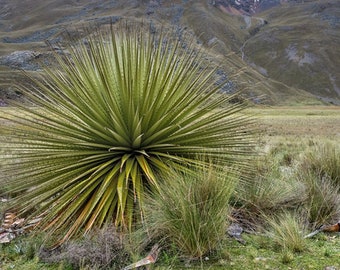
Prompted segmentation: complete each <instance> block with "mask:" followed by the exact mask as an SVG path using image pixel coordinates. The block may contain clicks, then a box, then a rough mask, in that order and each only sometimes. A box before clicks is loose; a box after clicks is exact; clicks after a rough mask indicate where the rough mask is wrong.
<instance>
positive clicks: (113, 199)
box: [0, 24, 252, 241]
mask: <svg viewBox="0 0 340 270" xmlns="http://www.w3.org/2000/svg"><path fill="white" fill-rule="evenodd" d="M145 28H146V27H144V28H143V27H139V26H137V25H132V26H129V25H128V24H126V25H123V26H122V25H120V27H117V29H115V27H114V26H112V27H111V28H110V30H103V31H97V32H95V33H93V34H91V35H89V36H88V37H87V38H86V41H84V40H81V41H79V42H77V43H75V44H73V45H71V46H70V47H69V48H68V49H67V50H65V52H64V53H63V54H58V53H56V54H55V57H56V60H57V62H58V65H57V69H55V68H52V67H51V68H47V67H46V68H45V70H44V73H43V74H42V75H41V78H40V80H37V79H33V78H32V86H31V87H21V88H20V89H21V91H23V93H24V94H25V95H26V96H28V97H29V98H30V100H31V101H32V106H25V105H22V104H16V109H15V110H6V112H5V113H3V114H2V115H1V116H0V118H1V119H6V120H7V121H8V122H7V123H8V124H6V125H5V126H4V127H3V130H4V134H6V136H3V137H1V143H2V144H3V145H4V148H5V149H6V153H8V154H6V155H4V156H2V161H4V162H2V161H1V162H2V164H4V166H3V168H2V173H1V176H0V177H1V178H0V182H1V185H5V186H6V190H9V193H10V194H11V195H12V196H13V197H14V200H12V206H13V208H15V209H18V210H19V213H20V215H21V216H25V217H26V216H27V214H31V215H32V216H37V215H42V216H43V220H42V221H41V223H40V227H41V228H43V229H44V230H46V231H48V232H49V233H54V234H55V235H61V237H62V239H61V241H65V240H67V239H69V238H70V237H72V236H74V235H77V234H78V233H80V232H82V231H83V230H85V232H87V231H89V230H91V229H92V228H94V227H97V226H103V225H104V224H106V223H112V222H114V224H115V226H117V227H120V228H122V229H124V230H126V229H132V225H133V224H134V221H135V220H137V219H138V218H139V217H140V214H139V213H140V211H142V213H143V211H144V208H143V201H142V198H143V193H144V191H145V190H151V191H152V192H155V191H159V189H160V188H159V187H160V185H161V181H162V180H161V179H162V178H161V177H156V175H160V176H161V175H162V174H163V173H167V172H168V171H169V169H170V168H175V169H176V170H179V171H181V170H183V169H186V168H187V166H188V165H199V164H201V163H202V161H201V160H199V159H198V158H197V156H198V155H200V154H201V153H202V152H204V153H205V155H207V156H208V157H210V158H211V159H214V160H219V162H220V163H221V164H223V165H227V164H239V165H241V164H243V162H244V160H245V159H246V158H247V157H248V155H249V152H250V151H251V148H250V147H249V146H250V144H251V143H252V134H251V132H249V126H248V125H247V124H248V123H249V118H247V117H244V116H243V115H242V113H240V111H241V110H242V109H243V108H244V107H245V104H242V103H230V102H229V101H230V100H231V99H232V98H233V96H227V95H225V94H223V93H221V92H220V87H219V85H218V84H217V83H216V81H215V80H214V69H212V68H211V67H210V66H209V65H207V63H206V60H205V58H204V55H203V54H202V53H201V52H200V51H199V50H196V49H195V46H196V44H195V42H194V41H192V42H190V43H181V42H180V41H179V40H178V39H175V38H172V37H171V35H170V34H169V35H165V34H162V33H161V34H160V35H157V34H150V33H149V32H148V31H146V30H145ZM9 142H10V143H9ZM168 185H169V186H171V183H168ZM134 213H138V214H137V215H135V214H134Z"/></svg>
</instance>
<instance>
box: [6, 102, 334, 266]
mask: <svg viewBox="0 0 340 270" xmlns="http://www.w3.org/2000/svg"><path fill="white" fill-rule="evenodd" d="M12 109H13V108H1V110H12ZM247 114H250V115H254V116H255V118H256V122H257V125H258V127H259V129H260V131H261V134H260V135H259V138H258V154H259V156H262V155H264V156H266V155H267V156H268V157H269V158H270V159H273V160H274V159H275V160H276V161H277V162H279V163H280V164H281V166H282V165H287V162H286V163H285V161H287V160H288V159H287V156H289V157H290V159H292V160H297V159H298V158H299V157H300V156H301V155H302V154H304V153H305V152H306V151H308V150H310V149H311V148H313V147H314V146H316V145H318V144H323V143H326V142H330V143H332V145H339V144H340V108H339V107H330V106H327V107H317V106H316V107H314V106H301V107H253V108H250V109H248V110H247ZM3 124H6V123H4V122H3V123H1V125H3ZM0 149H1V148H0ZM268 153H270V154H268ZM273 160H272V161H273ZM276 161H275V162H276ZM289 163H294V162H289ZM272 164H273V163H271V162H268V160H267V163H265V164H262V165H263V166H264V167H266V166H268V167H270V166H271V165H272ZM0 168H1V165H0ZM267 169H269V168H267ZM273 170H274V169H273ZM282 177H284V176H282ZM297 195H299V194H297ZM1 208H2V209H3V208H4V205H1ZM304 233H305V234H306V233H309V232H308V231H304ZM242 235H243V239H244V240H245V241H246V244H245V245H242V244H240V243H238V242H237V241H235V240H234V239H232V238H229V237H226V239H225V240H224V241H223V242H222V243H221V244H220V246H219V248H218V250H217V251H216V252H215V253H211V254H209V255H207V256H206V257H205V258H204V260H202V261H186V260H184V259H183V258H182V256H181V254H180V253H178V251H176V250H174V249H171V248H170V249H167V250H164V251H161V253H160V256H159V259H158V261H157V262H156V264H155V265H152V266H151V269H160V270H161V269H216V270H218V269H301V270H302V269H326V267H331V266H332V267H333V268H329V269H340V264H339V262H340V235H339V233H333V234H326V233H320V234H318V235H316V236H315V237H313V238H308V239H306V243H305V246H304V249H303V250H302V251H299V252H293V251H290V250H284V249H281V248H280V247H279V246H277V244H276V243H275V241H274V239H272V238H271V237H269V236H268V235H267V234H265V233H260V234H253V233H244V234H242ZM41 244H42V241H41V239H40V238H33V239H32V238H31V237H29V236H21V237H18V238H16V239H15V240H13V241H12V242H11V243H9V244H2V245H0V269H2V270H7V269H24V270H25V269H26V270H30V269H32V270H33V269H47V270H49V269H96V268H91V267H89V266H86V265H85V264H83V265H78V267H79V268H72V266H71V265H70V263H69V262H68V261H67V260H64V261H62V259H61V260H60V261H54V262H53V263H44V262H43V261H42V259H41V258H39V256H38V253H39V249H40V245H41ZM139 252H140V253H134V258H135V260H136V259H138V258H142V257H143V256H145V254H146V253H147V250H143V251H139ZM98 269H99V268H98ZM102 269H107V268H102ZM112 269H114V268H112Z"/></svg>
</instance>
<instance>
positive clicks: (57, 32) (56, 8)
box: [0, 0, 340, 105]
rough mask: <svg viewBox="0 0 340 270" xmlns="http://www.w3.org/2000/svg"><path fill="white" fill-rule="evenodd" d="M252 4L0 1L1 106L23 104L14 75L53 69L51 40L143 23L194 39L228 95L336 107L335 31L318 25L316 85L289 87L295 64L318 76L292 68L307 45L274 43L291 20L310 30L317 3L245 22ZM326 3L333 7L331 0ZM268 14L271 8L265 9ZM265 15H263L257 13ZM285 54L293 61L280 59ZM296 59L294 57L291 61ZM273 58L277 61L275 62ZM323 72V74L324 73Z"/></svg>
mask: <svg viewBox="0 0 340 270" xmlns="http://www.w3.org/2000/svg"><path fill="white" fill-rule="evenodd" d="M254 1H255V0H242V1H241V0H216V1H211V0H172V1H161V0H125V1H123V0H116V1H114V0H26V1H24V2H23V1H22V0H0V6H1V10H0V105H1V103H5V100H6V99H7V98H15V99H16V98H19V97H20V93H19V92H17V91H16V90H15V89H14V88H13V84H14V83H17V82H20V81H21V82H25V78H24V77H23V76H22V73H21V72H19V71H18V70H19V69H24V70H26V71H27V72H30V73H33V74H34V73H35V72H39V63H40V62H41V61H43V62H45V63H48V64H52V63H51V57H50V48H49V47H48V46H47V45H46V44H45V40H49V41H50V42H51V43H52V45H53V46H54V47H55V48H57V49H58V48H59V46H63V44H64V41H65V36H64V35H62V33H63V32H65V29H66V30H68V32H69V33H70V34H71V35H73V36H77V35H80V36H81V35H82V32H83V31H80V32H79V31H77V30H79V29H80V30H81V29H84V27H89V26H90V27H93V26H95V25H103V24H109V23H110V22H114V23H115V22H117V21H119V20H122V19H127V20H141V21H144V22H148V23H150V27H151V28H152V29H153V30H155V31H156V29H158V28H157V27H158V26H163V27H164V28H168V29H171V31H173V32H174V33H175V34H176V35H177V36H178V37H179V38H185V36H187V35H189V34H190V35H193V36H195V37H196V39H197V43H198V44H200V45H202V46H203V47H204V48H205V49H206V52H207V58H208V59H209V61H213V62H215V63H216V64H217V65H219V69H218V71H217V73H216V76H217V77H218V79H219V80H220V81H222V80H224V79H226V78H227V79H228V80H229V82H228V83H227V84H225V85H224V86H223V89H224V90H225V91H236V90H242V91H243V95H244V96H245V97H247V98H250V99H251V100H252V101H254V102H256V103H258V102H261V103H267V104H299V103H302V104H320V103H321V101H320V99H323V100H325V101H332V102H333V103H337V102H338V103H339V104H340V94H337V91H336V89H337V87H338V85H340V83H338V80H339V75H337V74H336V70H339V63H338V62H336V61H334V62H332V64H330V63H329V62H330V61H328V62H327V61H325V59H334V58H336V57H335V56H336V55H339V54H338V48H335V51H334V54H332V53H329V51H330V48H329V47H328V44H334V43H331V42H330V41H329V40H331V39H332V38H333V39H334V40H335V41H336V42H338V38H339V33H338V32H339V31H336V30H332V29H333V28H331V26H329V27H328V24H326V23H324V24H322V27H327V30H325V31H326V32H327V31H330V33H331V34H330V35H333V37H332V38H329V40H326V42H325V43H322V44H321V43H320V45H322V46H324V47H323V52H322V53H320V54H318V55H317V59H318V63H319V62H320V66H329V71H327V72H328V74H330V75H329V77H327V76H326V75H325V74H323V73H322V72H320V73H318V74H320V75H318V76H320V79H318V80H308V79H304V83H302V82H301V81H300V80H298V79H294V77H296V74H297V71H296V70H297V68H296V67H295V66H294V65H293V64H295V65H297V66H298V69H299V70H302V71H303V72H304V73H303V72H302V71H301V72H302V73H301V74H307V75H304V76H307V77H308V74H311V76H315V75H313V74H314V73H315V72H319V69H316V70H315V69H314V68H311V67H310V66H311V64H310V61H312V60H310V58H308V57H309V56H308V55H309V54H307V56H306V57H305V58H303V57H301V59H302V60H301V59H300V60H299V61H300V62H297V63H295V62H294V61H293V60H292V59H295V58H294V57H295V55H300V54H299V53H300V52H299V51H298V50H299V49H300V47H301V46H306V44H305V43H304V45H299V44H300V43H299V42H300V40H299V39H297V41H295V42H291V43H289V42H288V41H286V40H284V38H283V37H282V40H281V39H280V37H281V36H280V34H278V36H276V31H278V30H280V29H281V28H282V29H285V27H286V24H287V23H289V22H290V20H293V21H295V25H298V24H299V23H300V24H305V23H304V22H306V23H310V18H309V16H308V13H307V15H306V14H305V13H303V12H304V9H303V7H304V6H305V5H306V6H308V4H318V3H319V2H318V1H313V2H312V3H306V4H301V5H300V6H301V8H300V6H299V5H297V4H288V3H287V4H285V5H279V6H278V4H279V3H280V1H279V0H261V1H259V0H256V1H255V2H258V9H256V10H255V9H254V12H251V13H252V14H250V13H249V10H250V5H253V4H254ZM241 2H242V3H241ZM330 2H334V3H335V2H336V0H330ZM238 3H240V4H238ZM241 4H242V5H241ZM247 5H248V6H247ZM332 5H333V6H331V7H330V8H328V9H329V10H333V7H336V8H337V5H335V4H332ZM272 6H276V7H274V8H270V9H267V8H268V7H272ZM261 7H262V8H261ZM297 7H299V8H297ZM237 8H239V9H237ZM264 9H267V10H266V11H264V12H263V13H257V11H261V10H264ZM244 10H248V11H247V12H246V11H244ZM292 10H294V12H292ZM230 11H232V12H231V13H230ZM337 12H338V11H337V10H335V15H334V16H338V13H337ZM233 14H234V15H233ZM235 14H243V15H235ZM281 14H282V15H281ZM299 14H305V15H303V16H301V15H299ZM249 15H252V17H251V16H249ZM299 16H300V17H299ZM307 19H308V20H307ZM299 20H300V22H299ZM314 23H315V25H317V26H319V25H320V20H315V22H314ZM290 24H293V23H290ZM308 25H309V24H308ZM308 25H307V24H306V25H305V28H308V27H309V26H308ZM294 27H295V26H294ZM313 27H315V26H314V25H313ZM320 27H321V26H320ZM299 29H300V28H299ZM299 31H300V32H301V31H302V30H299ZM299 31H298V32H297V33H294V32H290V35H292V36H288V37H287V38H289V39H293V36H294V35H295V34H299ZM306 32H307V31H306ZM278 33H279V32H278ZM287 35H288V34H287ZM313 35H314V32H310V37H311V38H310V40H311V41H312V40H313ZM265 37H267V38H265ZM268 37H275V38H276V39H277V40H279V42H277V43H275V42H274V43H271V42H268V41H266V40H270V38H268ZM311 41H310V42H309V43H311ZM283 43H285V44H286V45H282V46H281V45H280V46H277V47H275V46H276V44H283ZM290 44H292V45H290ZM274 45H275V46H274ZM289 45H290V46H289ZM332 46H333V45H332ZM313 47H314V45H313ZM287 48H288V52H290V54H289V55H291V58H287V59H285V57H284V55H285V54H284V53H285V52H286V49H287ZM295 51H297V52H296V53H295V54H294V52H295ZM273 55H274V56H275V55H278V56H280V57H277V58H275V57H273ZM299 57H300V56H299ZM313 57H314V52H313ZM315 57H316V56H315ZM313 59H314V58H313ZM269 60H270V61H269ZM275 61H276V62H277V65H276V64H275ZM301 61H302V62H301ZM308 61H309V62H308ZM299 63H300V65H299ZM321 63H322V64H321ZM324 70H325V68H324V69H322V70H321V71H324ZM313 72H314V73H313ZM282 73H285V74H282ZM322 74H323V75H322ZM284 75H285V76H284ZM299 76H302V75H299ZM326 77H327V78H328V80H327V78H326ZM304 78H305V77H304ZM330 81H331V82H333V84H330V83H329V82H330ZM332 86H333V88H332ZM315 89H319V90H315ZM334 89H335V90H334Z"/></svg>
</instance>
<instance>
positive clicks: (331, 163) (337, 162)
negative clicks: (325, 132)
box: [301, 142, 340, 187]
mask: <svg viewBox="0 0 340 270" xmlns="http://www.w3.org/2000/svg"><path fill="white" fill-rule="evenodd" d="M301 169H302V170H303V171H307V172H313V173H314V174H316V175H319V176H321V177H327V178H329V180H331V181H332V184H333V185H334V186H337V187H339V186H340V147H339V145H336V144H334V143H330V142H325V143H318V144H316V145H314V146H313V147H311V150H310V151H308V152H306V153H305V154H304V156H303V158H302V162H301Z"/></svg>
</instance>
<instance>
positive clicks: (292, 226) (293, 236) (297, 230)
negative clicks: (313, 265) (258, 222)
mask: <svg viewBox="0 0 340 270" xmlns="http://www.w3.org/2000/svg"><path fill="white" fill-rule="evenodd" d="M266 221H267V223H268V225H269V229H268V232H269V235H270V237H271V238H272V240H273V241H274V243H275V244H276V245H277V246H278V247H280V248H281V249H282V250H283V251H291V252H302V251H304V250H305V249H306V247H307V243H306V239H305V238H304V232H305V227H306V226H305V222H304V221H303V220H302V219H301V217H300V215H299V214H297V213H295V212H288V211H284V212H282V213H281V214H278V215H277V216H274V217H267V218H266Z"/></svg>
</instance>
